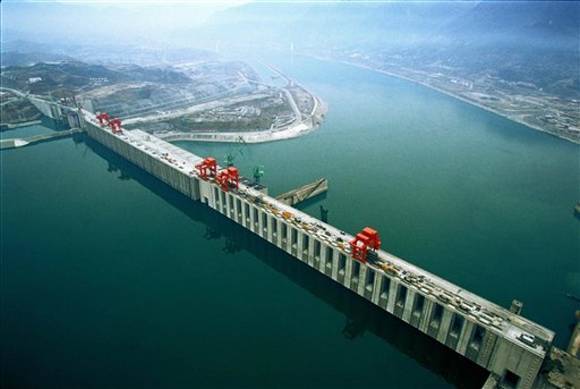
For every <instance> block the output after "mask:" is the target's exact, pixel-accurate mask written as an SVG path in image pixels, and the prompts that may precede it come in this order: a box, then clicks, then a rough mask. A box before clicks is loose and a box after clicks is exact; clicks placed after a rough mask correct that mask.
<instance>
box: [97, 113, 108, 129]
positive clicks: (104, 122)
mask: <svg viewBox="0 0 580 389" xmlns="http://www.w3.org/2000/svg"><path fill="white" fill-rule="evenodd" d="M97 119H99V123H100V124H101V126H105V125H107V124H109V119H110V117H109V114H108V113H106V112H101V113H100V114H98V115H97Z"/></svg>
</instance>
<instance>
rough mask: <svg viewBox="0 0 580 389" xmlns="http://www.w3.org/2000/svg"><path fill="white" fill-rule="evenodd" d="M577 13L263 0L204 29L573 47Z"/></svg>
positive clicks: (494, 4)
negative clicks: (271, 1)
mask: <svg viewBox="0 0 580 389" xmlns="http://www.w3.org/2000/svg"><path fill="white" fill-rule="evenodd" d="M579 20H580V3H578V2H574V1H558V2H549V1H505V2H498V1H482V2H479V3H477V2H462V1H455V2H454V1H448V2H388V3H365V2H362V3H361V2H357V1H349V2H337V3H295V4H292V3H260V2H257V3H250V4H247V5H243V6H239V7H235V8H230V9H228V10H225V11H222V12H220V13H217V14H215V15H214V16H213V18H212V19H211V20H210V22H209V23H208V25H207V26H206V28H205V30H202V32H204V33H205V34H206V35H207V36H211V37H213V38H214V39H221V40H223V41H231V42H233V43H245V44H248V43H254V44H259V43H260V42H264V41H268V42H277V43H284V44H285V43H289V42H293V43H294V44H295V46H297V47H300V46H302V47H313V46H316V45H320V46H325V47H328V45H343V46H346V45H355V44H358V45H368V46H373V47H375V46H382V47H398V46H404V45H409V44H424V45H427V44H436V45H441V44H444V43H445V44H452V45H466V44H467V45H473V46H481V45H488V44H493V45H498V44H505V45H507V44H509V45H522V44H524V45H529V46H531V45H535V46H543V47H551V48H553V47H554V45H559V46H562V47H563V48H565V49H572V48H573V45H574V44H576V45H577V44H578V36H579V34H580V27H579V22H578V21H579Z"/></svg>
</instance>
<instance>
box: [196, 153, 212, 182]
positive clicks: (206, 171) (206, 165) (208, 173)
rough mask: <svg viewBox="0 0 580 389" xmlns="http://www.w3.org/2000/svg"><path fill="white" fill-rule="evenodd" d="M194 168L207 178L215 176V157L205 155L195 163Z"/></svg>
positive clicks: (202, 176) (203, 177)
mask: <svg viewBox="0 0 580 389" xmlns="http://www.w3.org/2000/svg"><path fill="white" fill-rule="evenodd" d="M195 168H196V169H197V171H198V172H199V176H200V177H201V178H202V179H204V180H207V179H208V177H215V176H216V175H217V161H216V160H215V158H212V157H207V158H205V159H204V160H203V161H201V162H200V163H198V164H197V165H195Z"/></svg>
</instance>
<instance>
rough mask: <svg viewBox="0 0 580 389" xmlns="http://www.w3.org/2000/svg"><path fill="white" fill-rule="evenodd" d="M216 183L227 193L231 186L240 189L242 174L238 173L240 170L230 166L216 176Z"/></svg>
mask: <svg viewBox="0 0 580 389" xmlns="http://www.w3.org/2000/svg"><path fill="white" fill-rule="evenodd" d="M216 181H217V183H218V184H219V185H220V186H221V188H222V190H223V191H224V192H227V191H228V190H229V189H230V187H231V186H234V187H235V188H236V189H239V186H240V174H239V172H238V168H237V167H235V166H230V167H228V168H227V169H224V170H222V171H221V172H219V174H218V175H217V176H216Z"/></svg>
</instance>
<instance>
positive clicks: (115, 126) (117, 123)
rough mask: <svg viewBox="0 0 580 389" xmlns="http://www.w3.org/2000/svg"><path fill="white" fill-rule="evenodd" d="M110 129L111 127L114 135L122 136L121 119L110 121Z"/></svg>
mask: <svg viewBox="0 0 580 389" xmlns="http://www.w3.org/2000/svg"><path fill="white" fill-rule="evenodd" d="M109 127H111V131H112V132H113V134H120V133H122V132H123V131H122V130H121V119H119V118H114V119H111V120H109Z"/></svg>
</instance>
